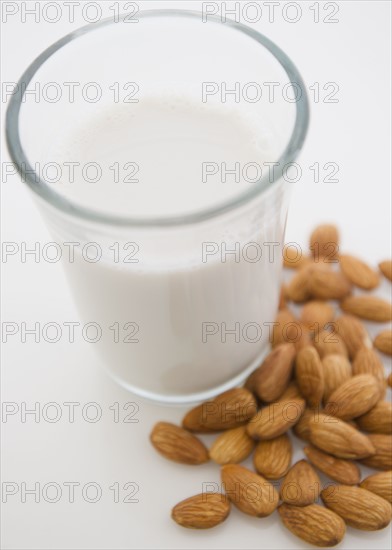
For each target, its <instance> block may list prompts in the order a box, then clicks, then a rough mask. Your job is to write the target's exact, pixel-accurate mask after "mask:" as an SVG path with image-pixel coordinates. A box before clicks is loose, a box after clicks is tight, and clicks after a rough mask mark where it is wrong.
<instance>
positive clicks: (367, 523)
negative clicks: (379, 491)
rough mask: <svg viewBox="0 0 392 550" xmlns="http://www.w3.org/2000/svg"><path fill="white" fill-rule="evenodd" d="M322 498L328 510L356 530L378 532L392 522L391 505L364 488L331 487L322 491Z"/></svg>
mask: <svg viewBox="0 0 392 550" xmlns="http://www.w3.org/2000/svg"><path fill="white" fill-rule="evenodd" d="M321 498H322V499H323V502H324V504H325V506H327V508H329V509H330V510H333V511H334V512H336V513H337V514H338V515H339V516H340V517H342V518H343V519H344V521H345V522H346V523H347V525H350V526H351V527H355V528H356V529H362V530H364V531H376V530H378V529H383V528H384V527H386V526H387V525H388V524H389V522H390V521H391V511H392V509H391V505H390V504H389V503H388V502H387V501H386V500H384V499H383V498H381V497H379V496H378V495H375V494H374V493H371V492H370V491H367V490H366V489H362V487H353V486H349V485H335V486H331V487H328V488H326V489H324V490H323V491H321Z"/></svg>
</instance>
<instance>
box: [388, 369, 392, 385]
mask: <svg viewBox="0 0 392 550" xmlns="http://www.w3.org/2000/svg"><path fill="white" fill-rule="evenodd" d="M387 384H388V386H389V387H391V388H392V372H390V373H389V376H388V378H387Z"/></svg>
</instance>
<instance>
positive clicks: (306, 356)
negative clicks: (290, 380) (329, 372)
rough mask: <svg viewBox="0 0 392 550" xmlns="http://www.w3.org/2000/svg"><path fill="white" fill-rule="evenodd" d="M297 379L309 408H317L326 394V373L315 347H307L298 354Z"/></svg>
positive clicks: (296, 364)
mask: <svg viewBox="0 0 392 550" xmlns="http://www.w3.org/2000/svg"><path fill="white" fill-rule="evenodd" d="M295 377H296V381H297V384H298V387H299V389H300V392H301V394H302V395H303V396H304V397H305V399H306V401H307V404H308V405H309V407H312V408H314V407H317V405H318V404H319V403H320V402H321V400H322V398H323V394H324V372H323V366H322V363H321V360H320V357H319V354H318V352H317V350H316V349H315V348H314V347H312V346H307V347H304V348H302V349H301V350H300V351H299V352H298V354H297V358H296V363H295Z"/></svg>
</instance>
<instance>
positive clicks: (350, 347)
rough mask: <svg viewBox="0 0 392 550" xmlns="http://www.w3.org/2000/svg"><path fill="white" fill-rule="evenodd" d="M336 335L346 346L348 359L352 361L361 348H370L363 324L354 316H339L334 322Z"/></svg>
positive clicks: (369, 341) (370, 343)
mask: <svg viewBox="0 0 392 550" xmlns="http://www.w3.org/2000/svg"><path fill="white" fill-rule="evenodd" d="M335 328H336V332H337V333H338V335H339V336H340V337H341V338H342V339H343V342H344V343H345V345H346V348H347V351H348V354H349V357H350V359H354V357H355V355H356V354H357V352H358V350H359V349H361V348H362V347H367V348H371V347H372V342H371V340H370V337H369V335H368V333H367V330H366V328H365V327H364V325H363V323H362V322H361V321H360V320H359V319H358V318H357V317H354V315H350V314H348V313H347V314H344V315H340V317H338V318H337V319H336V321H335Z"/></svg>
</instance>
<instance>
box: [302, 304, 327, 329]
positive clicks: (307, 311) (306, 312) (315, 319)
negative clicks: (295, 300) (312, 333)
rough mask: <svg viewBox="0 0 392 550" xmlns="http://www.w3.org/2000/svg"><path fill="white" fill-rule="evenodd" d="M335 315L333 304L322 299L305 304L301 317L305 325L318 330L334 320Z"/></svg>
mask: <svg viewBox="0 0 392 550" xmlns="http://www.w3.org/2000/svg"><path fill="white" fill-rule="evenodd" d="M334 316H335V310H334V307H333V306H332V305H331V304H329V303H328V302H324V301H322V300H311V301H309V302H307V303H306V304H305V305H304V306H303V308H302V311H301V318H300V319H301V322H302V323H303V324H304V325H306V326H307V327H309V328H312V329H313V330H317V332H318V331H319V330H323V329H324V328H325V325H326V324H328V323H330V322H331V321H333V318H334Z"/></svg>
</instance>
